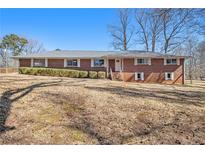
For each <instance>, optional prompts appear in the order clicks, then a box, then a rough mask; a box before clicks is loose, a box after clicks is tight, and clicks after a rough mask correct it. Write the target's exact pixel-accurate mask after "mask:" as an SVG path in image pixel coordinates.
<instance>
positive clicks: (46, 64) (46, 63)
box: [45, 58, 48, 67]
mask: <svg viewBox="0 0 205 154" xmlns="http://www.w3.org/2000/svg"><path fill="white" fill-rule="evenodd" d="M45 67H48V58H46V59H45Z"/></svg>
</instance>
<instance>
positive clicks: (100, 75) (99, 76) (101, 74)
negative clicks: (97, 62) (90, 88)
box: [98, 71, 106, 79]
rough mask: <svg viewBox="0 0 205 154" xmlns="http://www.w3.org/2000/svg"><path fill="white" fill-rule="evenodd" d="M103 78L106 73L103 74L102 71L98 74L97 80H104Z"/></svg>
mask: <svg viewBox="0 0 205 154" xmlns="http://www.w3.org/2000/svg"><path fill="white" fill-rule="evenodd" d="M105 77H106V73H105V72H102V71H99V72H98V78H99V79H105Z"/></svg>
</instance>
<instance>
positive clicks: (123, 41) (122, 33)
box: [108, 9, 134, 51]
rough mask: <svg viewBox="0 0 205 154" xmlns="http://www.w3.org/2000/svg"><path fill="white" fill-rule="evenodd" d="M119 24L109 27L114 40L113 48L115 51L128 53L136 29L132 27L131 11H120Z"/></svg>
mask: <svg viewBox="0 0 205 154" xmlns="http://www.w3.org/2000/svg"><path fill="white" fill-rule="evenodd" d="M118 20H119V23H118V24H116V25H110V26H108V30H109V32H110V34H111V36H112V38H113V40H112V46H113V47H114V49H117V50H123V51H126V50H128V49H129V48H130V46H131V40H132V36H133V33H134V28H133V27H132V25H131V10H130V9H119V10H118Z"/></svg>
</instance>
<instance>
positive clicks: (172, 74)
mask: <svg viewBox="0 0 205 154" xmlns="http://www.w3.org/2000/svg"><path fill="white" fill-rule="evenodd" d="M171 74H172V76H171V78H172V80H174V72H172V73H171Z"/></svg>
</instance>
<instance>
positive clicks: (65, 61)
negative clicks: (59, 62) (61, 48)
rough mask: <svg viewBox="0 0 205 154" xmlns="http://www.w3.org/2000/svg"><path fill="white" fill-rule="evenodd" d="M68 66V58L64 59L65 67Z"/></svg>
mask: <svg viewBox="0 0 205 154" xmlns="http://www.w3.org/2000/svg"><path fill="white" fill-rule="evenodd" d="M66 66H67V59H64V67H66Z"/></svg>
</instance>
